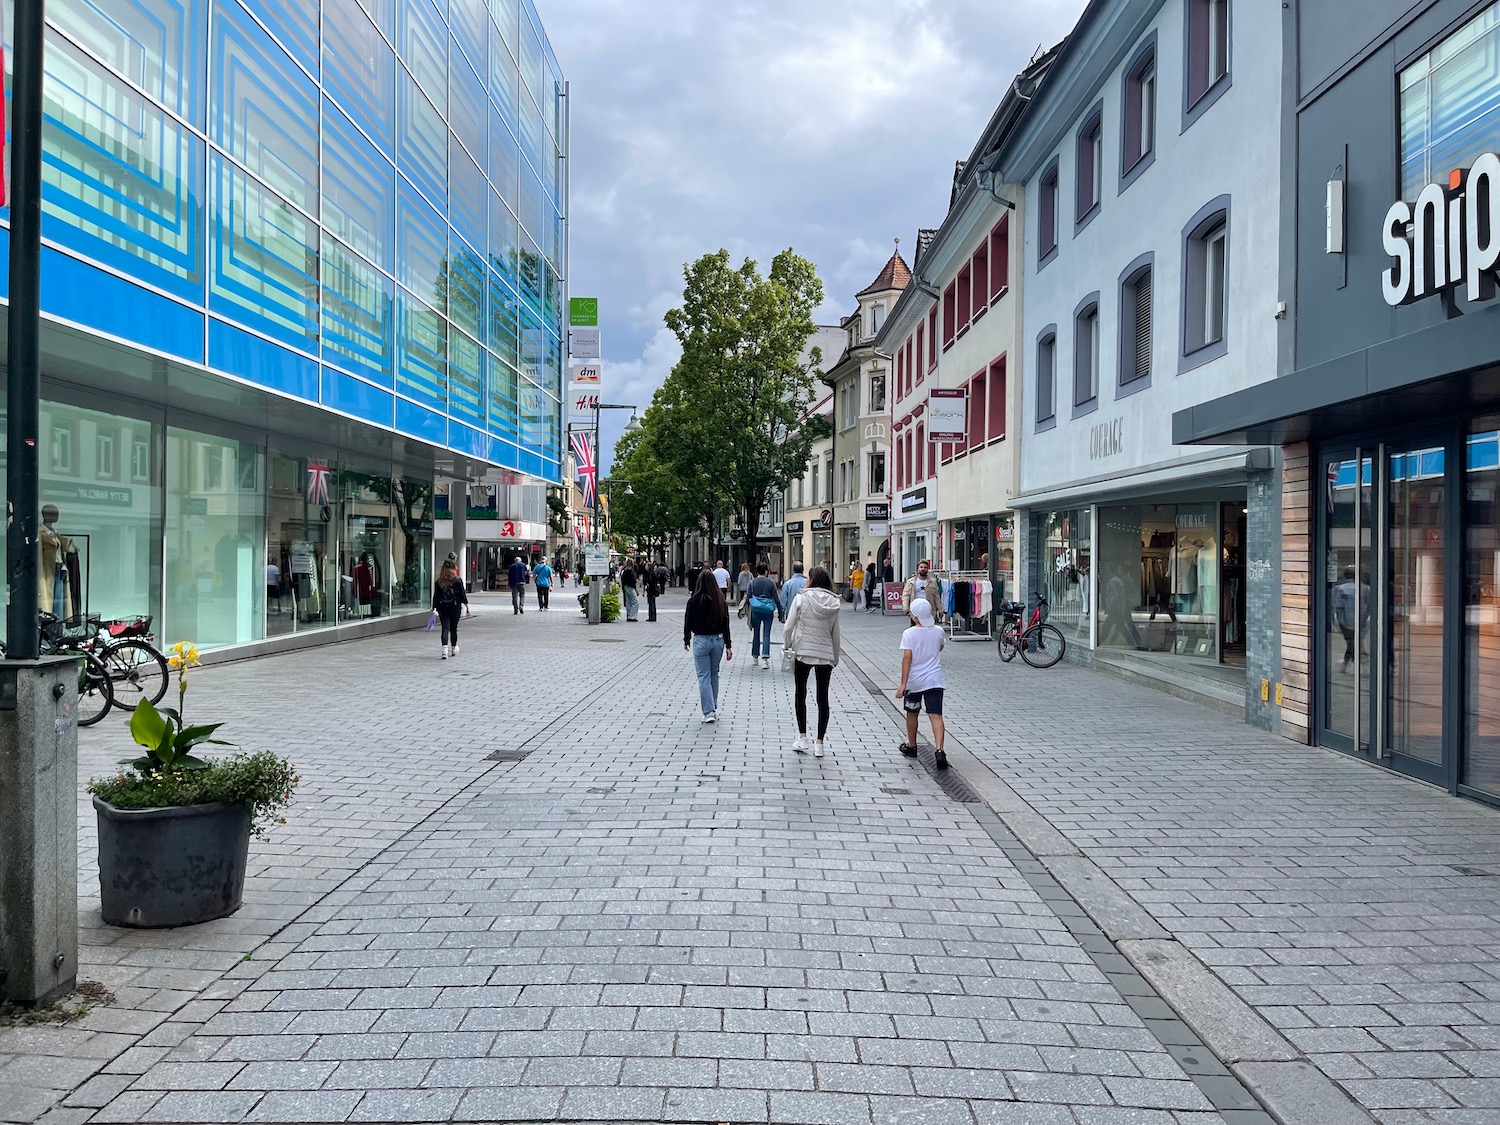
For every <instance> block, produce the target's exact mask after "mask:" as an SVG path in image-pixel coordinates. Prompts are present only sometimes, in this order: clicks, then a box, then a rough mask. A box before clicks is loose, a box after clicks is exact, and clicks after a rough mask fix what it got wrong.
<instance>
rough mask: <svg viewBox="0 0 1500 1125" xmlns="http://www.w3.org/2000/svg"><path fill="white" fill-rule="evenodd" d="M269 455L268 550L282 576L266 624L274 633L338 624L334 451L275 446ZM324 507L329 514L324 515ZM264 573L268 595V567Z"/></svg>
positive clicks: (340, 586) (339, 593)
mask: <svg viewBox="0 0 1500 1125" xmlns="http://www.w3.org/2000/svg"><path fill="white" fill-rule="evenodd" d="M270 461H271V481H270V489H269V492H268V497H267V503H266V513H267V525H268V542H269V545H270V549H269V555H270V561H271V563H272V564H274V565H275V566H276V567H278V568H279V571H280V576H281V577H280V587H279V591H278V596H277V597H276V598H275V599H273V600H272V602H271V605H270V606H269V607H268V612H267V617H266V629H267V631H268V632H269V633H270V634H271V635H273V636H276V635H280V634H283V633H295V632H299V631H302V630H305V629H315V628H321V627H324V626H327V625H333V624H336V623H337V622H338V619H339V606H340V604H341V603H340V598H341V596H342V593H343V591H342V584H341V582H340V580H339V579H340V576H339V570H338V565H337V559H336V558H335V557H334V556H333V550H334V548H335V543H334V541H333V540H334V534H333V521H332V518H331V517H332V505H333V503H334V501H335V496H334V491H333V488H334V482H335V480H336V479H337V466H336V465H335V464H334V459H333V458H332V457H327V456H320V455H316V454H315V455H313V456H311V457H300V456H296V455H291V454H285V453H275V452H273V453H272V454H271V458H270ZM324 508H328V509H329V518H324V512H323V509H324ZM266 575H267V584H268V585H267V594H268V595H269V593H270V588H269V583H270V575H271V572H270V571H267V572H266Z"/></svg>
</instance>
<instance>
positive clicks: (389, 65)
mask: <svg viewBox="0 0 1500 1125" xmlns="http://www.w3.org/2000/svg"><path fill="white" fill-rule="evenodd" d="M323 85H324V87H325V89H326V90H327V91H328V93H329V94H330V95H331V96H332V97H333V98H335V99H336V100H337V101H338V103H339V105H340V106H341V107H342V108H343V109H344V110H345V111H346V112H347V113H348V114H349V115H350V116H351V117H353V118H354V119H355V120H356V121H358V122H359V124H360V127H361V128H362V129H364V131H365V132H366V133H368V134H369V135H370V137H371V138H373V139H374V141H375V142H376V143H377V144H378V145H380V147H381V148H382V149H384V150H385V152H386V154H387V155H394V153H395V147H394V145H395V133H396V114H395V101H396V97H395V91H396V54H395V52H394V51H392V50H391V48H390V45H389V44H388V43H386V41H385V40H384V39H383V38H381V36H380V34H379V32H377V31H376V29H375V25H374V23H372V22H371V20H370V17H369V16H367V15H366V14H365V13H364V12H363V11H361V10H360V6H359V5H358V4H350V3H348V2H347V0H346V2H344V3H325V4H324V5H323Z"/></svg>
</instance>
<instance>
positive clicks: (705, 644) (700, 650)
mask: <svg viewBox="0 0 1500 1125" xmlns="http://www.w3.org/2000/svg"><path fill="white" fill-rule="evenodd" d="M723 659H724V638H723V637H696V636H695V637H694V638H693V664H694V665H696V666H697V669H698V702H699V704H700V705H701V706H702V708H703V713H704V714H705V715H707V714H708V713H709V712H710V711H717V710H718V709H719V661H721V660H723Z"/></svg>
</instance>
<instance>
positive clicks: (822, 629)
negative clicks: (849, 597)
mask: <svg viewBox="0 0 1500 1125" xmlns="http://www.w3.org/2000/svg"><path fill="white" fill-rule="evenodd" d="M840 605H841V603H840V602H839V599H838V596H837V595H835V594H834V593H833V592H832V591H831V590H823V589H819V588H815V587H814V588H809V589H806V590H803V591H802V592H801V593H800V594H798V595H797V596H796V597H795V598H794V599H793V600H792V608H791V609H790V610H789V611H788V612H787V615H786V629H785V632H784V634H783V637H782V644H783V645H785V646H786V647H787V648H788V649H790V650H791V651H792V652H794V653H796V655H797V659H798V660H799V661H801V662H802V663H803V664H814V665H817V664H827V665H830V666H834V665H837V664H838V662H839V653H840V645H839V619H840V618H841V617H842V616H843V615H842V614H840V613H839V608H840Z"/></svg>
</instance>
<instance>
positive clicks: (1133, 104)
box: [1120, 33, 1156, 188]
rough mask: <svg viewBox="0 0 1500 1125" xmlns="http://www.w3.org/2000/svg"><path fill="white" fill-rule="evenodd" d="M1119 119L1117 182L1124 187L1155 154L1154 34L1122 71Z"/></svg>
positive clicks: (1143, 168)
mask: <svg viewBox="0 0 1500 1125" xmlns="http://www.w3.org/2000/svg"><path fill="white" fill-rule="evenodd" d="M1122 101H1123V104H1124V116H1123V117H1122V119H1121V126H1122V128H1121V136H1122V139H1123V144H1122V145H1121V148H1120V186H1121V187H1122V188H1124V187H1127V186H1128V185H1129V184H1130V183H1132V182H1133V181H1134V180H1135V178H1136V176H1138V175H1140V174H1141V173H1142V172H1144V171H1145V170H1146V168H1147V167H1148V166H1149V165H1150V164H1151V162H1152V160H1153V159H1154V158H1155V156H1156V36H1155V34H1154V33H1153V34H1152V36H1151V38H1150V39H1149V41H1148V42H1147V43H1146V44H1145V45H1143V46H1142V47H1141V48H1140V49H1139V50H1138V51H1137V52H1136V55H1135V58H1134V60H1133V61H1132V62H1131V64H1130V66H1129V68H1128V69H1127V70H1126V71H1125V82H1124V90H1123V98H1122Z"/></svg>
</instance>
